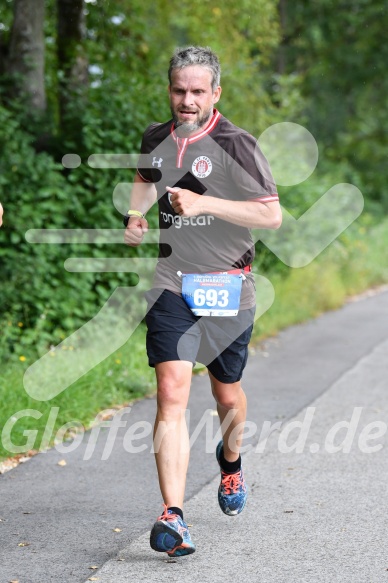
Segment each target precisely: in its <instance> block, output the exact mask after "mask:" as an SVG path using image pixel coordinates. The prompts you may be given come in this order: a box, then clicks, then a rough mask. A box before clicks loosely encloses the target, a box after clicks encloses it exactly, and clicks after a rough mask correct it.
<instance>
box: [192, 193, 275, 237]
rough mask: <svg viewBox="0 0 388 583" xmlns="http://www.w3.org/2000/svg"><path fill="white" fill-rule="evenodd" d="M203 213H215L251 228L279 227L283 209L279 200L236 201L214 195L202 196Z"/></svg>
mask: <svg viewBox="0 0 388 583" xmlns="http://www.w3.org/2000/svg"><path fill="white" fill-rule="evenodd" d="M201 198H202V200H201V210H202V212H201V214H207V215H213V216H214V217H217V218H219V219H223V220H224V221H228V222H229V223H233V224H235V225H240V226H241V227H248V228H250V229H278V228H279V227H280V225H281V222H282V211H281V208H280V204H279V202H278V201H272V202H266V203H264V202H259V201H235V200H222V199H219V198H214V197H212V196H202V197H201Z"/></svg>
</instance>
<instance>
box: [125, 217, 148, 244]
mask: <svg viewBox="0 0 388 583" xmlns="http://www.w3.org/2000/svg"><path fill="white" fill-rule="evenodd" d="M147 231H148V222H147V221H146V219H142V218H140V217H130V218H129V221H128V225H127V228H126V229H125V234H124V243H125V244H126V245H130V246H131V247H137V246H138V245H140V243H141V242H142V241H143V237H144V233H146V232H147Z"/></svg>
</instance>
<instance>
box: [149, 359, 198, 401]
mask: <svg viewBox="0 0 388 583" xmlns="http://www.w3.org/2000/svg"><path fill="white" fill-rule="evenodd" d="M191 371H192V366H191V363H190V367H188V366H187V365H186V366H185V365H184V366H180V365H179V363H176V364H175V363H174V364H172V365H169V363H163V365H157V367H156V375H157V404H158V408H159V409H169V410H173V409H182V408H183V409H184V408H186V405H187V399H188V395H189V391H190V382H191Z"/></svg>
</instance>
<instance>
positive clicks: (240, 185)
mask: <svg viewBox="0 0 388 583" xmlns="http://www.w3.org/2000/svg"><path fill="white" fill-rule="evenodd" d="M227 172H228V175H229V179H230V180H231V181H232V182H233V183H234V185H235V187H236V194H237V196H238V198H239V199H240V200H257V201H259V202H271V201H276V200H279V195H278V193H277V188H276V184H275V181H274V178H273V176H272V172H271V168H270V165H269V163H268V160H267V159H266V157H265V156H264V154H263V152H262V151H261V149H260V146H259V144H258V143H257V140H256V139H255V138H254V137H253V136H251V135H250V134H248V133H242V134H240V135H238V136H236V137H235V139H234V140H233V145H232V150H231V155H230V157H229V160H228V164H227Z"/></svg>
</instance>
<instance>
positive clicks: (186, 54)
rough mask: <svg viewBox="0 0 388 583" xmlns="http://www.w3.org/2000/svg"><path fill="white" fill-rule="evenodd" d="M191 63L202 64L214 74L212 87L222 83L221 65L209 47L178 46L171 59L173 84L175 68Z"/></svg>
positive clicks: (169, 72)
mask: <svg viewBox="0 0 388 583" xmlns="http://www.w3.org/2000/svg"><path fill="white" fill-rule="evenodd" d="M191 65H201V67H205V68H206V69H208V70H209V71H210V72H211V74H212V89H213V91H215V89H216V88H217V87H218V85H219V84H220V78H221V66H220V62H219V60H218V57H217V55H216V54H215V53H213V51H212V50H211V49H210V48H209V47H184V48H180V47H178V48H177V49H176V50H175V52H174V54H173V56H172V57H171V59H170V66H169V69H168V80H169V82H170V85H171V73H172V71H173V70H174V69H183V68H184V67H190V66H191Z"/></svg>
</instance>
